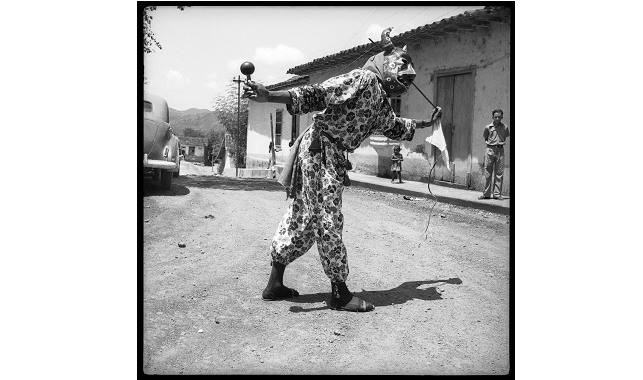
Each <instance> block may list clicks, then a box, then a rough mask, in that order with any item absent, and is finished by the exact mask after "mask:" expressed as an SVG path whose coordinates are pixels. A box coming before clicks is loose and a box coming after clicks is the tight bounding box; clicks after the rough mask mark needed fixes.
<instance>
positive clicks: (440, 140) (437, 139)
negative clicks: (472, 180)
mask: <svg viewBox="0 0 643 380" xmlns="http://www.w3.org/2000/svg"><path fill="white" fill-rule="evenodd" d="M426 141H427V142H428V143H430V144H431V145H434V146H435V147H437V148H438V149H440V151H441V152H442V160H444V163H445V164H446V165H447V169H449V170H451V168H450V167H449V151H448V150H447V142H446V140H444V134H443V133H442V119H438V120H437V121H436V122H435V124H433V126H432V127H431V134H429V137H427V138H426Z"/></svg>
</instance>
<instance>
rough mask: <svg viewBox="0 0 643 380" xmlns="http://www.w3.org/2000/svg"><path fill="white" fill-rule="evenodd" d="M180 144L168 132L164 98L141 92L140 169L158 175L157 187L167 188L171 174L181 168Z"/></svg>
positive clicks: (167, 109) (168, 112)
mask: <svg viewBox="0 0 643 380" xmlns="http://www.w3.org/2000/svg"><path fill="white" fill-rule="evenodd" d="M181 158H182V156H181V144H180V142H179V139H178V137H176V136H175V135H174V133H172V127H171V126H170V109H169V107H168V105H167V102H166V101H165V99H163V98H162V97H160V96H157V95H153V94H150V93H147V92H146V93H144V95H143V172H144V174H152V179H153V180H155V181H156V180H158V179H159V177H160V178H161V188H162V189H165V190H168V189H169V188H170V186H171V185H172V177H178V176H179V171H180V169H181Z"/></svg>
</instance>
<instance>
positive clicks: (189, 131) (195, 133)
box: [183, 127, 205, 137]
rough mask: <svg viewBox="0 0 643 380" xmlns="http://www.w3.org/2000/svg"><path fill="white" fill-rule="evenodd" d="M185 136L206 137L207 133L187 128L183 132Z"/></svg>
mask: <svg viewBox="0 0 643 380" xmlns="http://www.w3.org/2000/svg"><path fill="white" fill-rule="evenodd" d="M183 136H185V137H205V133H203V131H202V130H199V129H194V128H190V127H186V128H185V129H184V130H183Z"/></svg>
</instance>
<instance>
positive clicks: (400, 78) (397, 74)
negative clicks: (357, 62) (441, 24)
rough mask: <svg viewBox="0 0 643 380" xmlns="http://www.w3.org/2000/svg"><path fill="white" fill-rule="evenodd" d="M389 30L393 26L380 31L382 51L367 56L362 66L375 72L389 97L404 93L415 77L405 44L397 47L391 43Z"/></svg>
mask: <svg viewBox="0 0 643 380" xmlns="http://www.w3.org/2000/svg"><path fill="white" fill-rule="evenodd" d="M391 30H393V28H386V29H384V31H383V32H382V47H383V49H384V52H382V53H379V54H377V55H375V56H373V57H371V58H369V59H368V61H367V62H366V64H365V65H364V67H363V68H364V69H366V70H370V71H373V72H374V73H375V74H377V77H378V78H379V80H380V81H381V82H382V85H383V86H384V91H386V95H387V96H388V97H389V98H390V97H394V96H398V95H401V94H403V93H405V92H406V91H407V90H408V89H409V88H410V87H411V84H412V83H413V80H414V79H415V70H413V60H412V59H411V56H410V55H409V54H408V53H407V52H406V46H404V47H402V48H398V47H395V46H394V45H393V42H391V38H390V34H391Z"/></svg>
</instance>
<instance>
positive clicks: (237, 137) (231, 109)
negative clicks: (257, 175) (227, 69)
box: [212, 82, 248, 168]
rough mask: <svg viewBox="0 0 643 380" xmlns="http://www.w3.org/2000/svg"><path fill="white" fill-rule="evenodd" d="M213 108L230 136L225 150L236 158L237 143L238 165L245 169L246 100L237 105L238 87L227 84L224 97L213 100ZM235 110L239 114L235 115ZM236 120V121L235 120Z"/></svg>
mask: <svg viewBox="0 0 643 380" xmlns="http://www.w3.org/2000/svg"><path fill="white" fill-rule="evenodd" d="M212 103H213V108H214V110H215V111H218V113H219V115H218V117H219V122H220V123H221V125H223V127H224V128H225V131H226V134H228V135H230V142H231V144H230V145H231V146H227V147H226V149H228V151H229V152H230V153H231V155H232V156H233V157H237V141H238V142H239V156H238V158H237V160H238V162H239V165H238V166H237V167H239V168H242V167H245V161H246V160H245V152H246V140H247V136H248V133H247V130H248V99H244V98H241V100H240V105H239V87H238V85H237V83H235V82H231V83H230V84H228V86H227V89H226V93H225V95H221V96H218V97H216V98H214V101H213V102H212ZM237 110H239V113H238V114H237ZM237 118H238V119H237Z"/></svg>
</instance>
